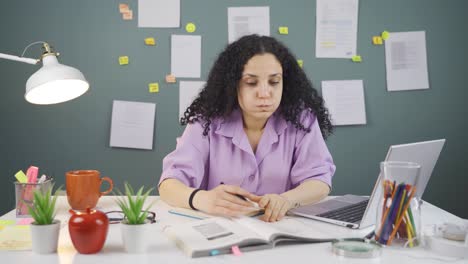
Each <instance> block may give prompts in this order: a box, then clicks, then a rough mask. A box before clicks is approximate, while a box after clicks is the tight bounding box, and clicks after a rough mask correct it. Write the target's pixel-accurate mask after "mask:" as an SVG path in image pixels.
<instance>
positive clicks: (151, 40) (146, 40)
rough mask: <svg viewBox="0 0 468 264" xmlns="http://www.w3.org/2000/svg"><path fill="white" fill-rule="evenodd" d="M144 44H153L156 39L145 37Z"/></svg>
mask: <svg viewBox="0 0 468 264" xmlns="http://www.w3.org/2000/svg"><path fill="white" fill-rule="evenodd" d="M145 44H146V45H148V46H154V45H156V41H155V40H154V38H145Z"/></svg>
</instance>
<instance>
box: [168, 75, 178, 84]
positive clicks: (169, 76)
mask: <svg viewBox="0 0 468 264" xmlns="http://www.w3.org/2000/svg"><path fill="white" fill-rule="evenodd" d="M166 82H167V83H175V82H176V77H175V76H174V75H172V74H168V75H166Z"/></svg>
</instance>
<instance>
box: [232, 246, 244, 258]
mask: <svg viewBox="0 0 468 264" xmlns="http://www.w3.org/2000/svg"><path fill="white" fill-rule="evenodd" d="M231 251H232V254H233V255H234V256H242V252H241V251H240V249H239V247H238V246H232V248H231Z"/></svg>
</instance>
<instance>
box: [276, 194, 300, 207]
mask: <svg viewBox="0 0 468 264" xmlns="http://www.w3.org/2000/svg"><path fill="white" fill-rule="evenodd" d="M280 196H281V197H283V199H286V200H287V201H288V202H289V209H294V208H298V207H300V206H301V203H300V202H299V201H294V200H292V199H289V198H288V197H287V196H286V195H282V194H281V195H280Z"/></svg>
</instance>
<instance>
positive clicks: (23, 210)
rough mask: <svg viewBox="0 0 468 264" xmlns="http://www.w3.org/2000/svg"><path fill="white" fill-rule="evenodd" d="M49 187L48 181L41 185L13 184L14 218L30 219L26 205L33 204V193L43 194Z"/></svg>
mask: <svg viewBox="0 0 468 264" xmlns="http://www.w3.org/2000/svg"><path fill="white" fill-rule="evenodd" d="M51 187H52V184H51V180H50V179H49V180H46V181H44V182H42V183H20V182H15V197H16V217H17V218H27V217H31V215H30V214H29V210H28V205H29V206H31V205H32V203H33V198H34V191H35V190H41V192H43V193H45V192H47V190H49V188H51Z"/></svg>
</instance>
